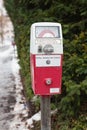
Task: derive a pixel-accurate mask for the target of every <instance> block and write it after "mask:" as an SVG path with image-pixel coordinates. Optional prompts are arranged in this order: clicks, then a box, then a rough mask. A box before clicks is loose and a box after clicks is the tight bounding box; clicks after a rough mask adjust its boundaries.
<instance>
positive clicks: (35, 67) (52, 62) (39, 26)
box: [30, 22, 63, 95]
mask: <svg viewBox="0 0 87 130" xmlns="http://www.w3.org/2000/svg"><path fill="white" fill-rule="evenodd" d="M62 61H63V38H62V29H61V24H60V23H51V22H40V23H34V24H32V26H31V36H30V63H31V78H32V88H33V91H34V94H36V95H54V94H60V93H61V84H62Z"/></svg>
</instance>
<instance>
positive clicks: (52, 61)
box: [35, 55, 61, 67]
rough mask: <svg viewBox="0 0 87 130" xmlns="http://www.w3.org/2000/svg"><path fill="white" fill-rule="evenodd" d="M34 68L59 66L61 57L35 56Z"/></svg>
mask: <svg viewBox="0 0 87 130" xmlns="http://www.w3.org/2000/svg"><path fill="white" fill-rule="evenodd" d="M35 58H36V67H51V66H52V67H56V66H60V65H61V55H36V57H35Z"/></svg>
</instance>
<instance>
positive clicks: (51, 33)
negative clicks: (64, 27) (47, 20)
mask: <svg viewBox="0 0 87 130" xmlns="http://www.w3.org/2000/svg"><path fill="white" fill-rule="evenodd" d="M35 33H36V37H37V38H46V37H49V38H60V28H59V26H36V28H35Z"/></svg>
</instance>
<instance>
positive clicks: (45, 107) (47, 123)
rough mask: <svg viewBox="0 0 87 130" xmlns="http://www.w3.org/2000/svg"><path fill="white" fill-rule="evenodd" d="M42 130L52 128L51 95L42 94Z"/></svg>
mask: <svg viewBox="0 0 87 130" xmlns="http://www.w3.org/2000/svg"><path fill="white" fill-rule="evenodd" d="M41 130H51V110H50V96H41Z"/></svg>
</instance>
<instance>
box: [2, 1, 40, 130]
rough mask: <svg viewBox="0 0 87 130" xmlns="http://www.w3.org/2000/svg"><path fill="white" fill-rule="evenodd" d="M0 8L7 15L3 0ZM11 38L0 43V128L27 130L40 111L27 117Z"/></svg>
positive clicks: (38, 116) (27, 110)
mask: <svg viewBox="0 0 87 130" xmlns="http://www.w3.org/2000/svg"><path fill="white" fill-rule="evenodd" d="M0 10H2V11H3V16H5V15H7V12H6V10H5V7H4V6H3V0H0ZM9 22H11V21H9ZM8 28H9V29H10V27H9V26H8ZM6 29H7V28H6ZM11 30H12V26H11ZM12 33H13V32H12ZM4 35H6V34H4ZM11 40H12V39H9V40H6V39H5V40H4V41H3V44H2V43H0V130H12V129H13V130H29V128H30V127H33V121H38V120H40V118H41V113H40V112H38V113H36V114H35V115H33V116H32V117H31V118H30V119H29V117H28V113H29V108H28V107H27V104H26V99H25V97H24V95H23V93H22V91H23V86H22V83H21V79H20V75H19V69H20V66H19V64H18V58H17V48H16V46H15V48H14V47H13V46H12V43H11Z"/></svg>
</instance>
